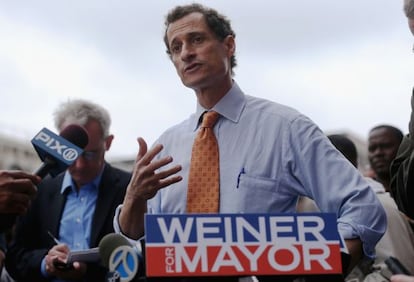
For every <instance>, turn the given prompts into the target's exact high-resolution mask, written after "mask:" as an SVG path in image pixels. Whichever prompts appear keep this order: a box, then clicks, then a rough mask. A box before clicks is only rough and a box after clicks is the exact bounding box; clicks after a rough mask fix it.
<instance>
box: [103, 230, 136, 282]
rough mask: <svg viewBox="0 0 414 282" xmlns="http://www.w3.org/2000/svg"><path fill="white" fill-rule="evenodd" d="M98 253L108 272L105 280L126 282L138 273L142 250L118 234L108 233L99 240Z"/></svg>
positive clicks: (108, 281)
mask: <svg viewBox="0 0 414 282" xmlns="http://www.w3.org/2000/svg"><path fill="white" fill-rule="evenodd" d="M98 249H99V255H100V257H101V261H102V265H103V266H105V267H106V268H107V269H108V270H109V272H108V274H107V279H106V281H107V282H116V281H121V282H128V281H131V280H132V279H134V277H135V276H136V274H137V273H138V269H139V264H140V262H142V252H141V250H140V248H139V247H138V246H133V245H131V244H130V242H129V241H128V240H127V239H126V238H125V237H123V236H122V235H120V234H116V233H110V234H107V235H105V236H104V237H103V238H102V240H101V241H100V242H99V246H98Z"/></svg>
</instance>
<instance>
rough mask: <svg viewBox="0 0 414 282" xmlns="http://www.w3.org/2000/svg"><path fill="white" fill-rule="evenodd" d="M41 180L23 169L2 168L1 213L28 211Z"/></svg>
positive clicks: (0, 185)
mask: <svg viewBox="0 0 414 282" xmlns="http://www.w3.org/2000/svg"><path fill="white" fill-rule="evenodd" d="M40 180H41V179H40V177H39V176H36V175H33V174H29V173H26V172H23V171H17V170H0V214H18V215H21V214H24V213H26V211H27V209H28V207H29V204H30V201H31V199H32V198H33V197H34V195H35V194H36V192H37V188H36V186H35V185H36V184H38V183H39V182H40Z"/></svg>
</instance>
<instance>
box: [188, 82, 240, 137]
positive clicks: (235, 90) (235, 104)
mask: <svg viewBox="0 0 414 282" xmlns="http://www.w3.org/2000/svg"><path fill="white" fill-rule="evenodd" d="M245 105H246V97H245V95H244V93H243V92H242V91H241V89H240V87H239V86H238V85H237V83H236V82H235V81H233V86H232V87H231V89H230V90H229V92H227V93H226V95H224V96H223V98H221V99H220V101H218V103H217V104H216V105H214V107H213V108H212V109H210V110H212V111H216V112H217V113H219V114H220V115H221V116H223V117H225V118H226V119H228V120H231V121H233V122H235V123H237V122H238V121H239V119H240V116H241V113H242V111H243V109H244V107H245ZM208 110H209V109H205V108H203V107H202V106H201V105H200V104H199V103H197V109H196V112H195V114H194V115H193V120H192V121H191V123H192V128H193V129H194V130H197V128H198V125H199V123H200V118H201V116H202V114H203V113H204V112H205V111H208Z"/></svg>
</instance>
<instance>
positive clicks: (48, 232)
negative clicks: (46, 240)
mask: <svg viewBox="0 0 414 282" xmlns="http://www.w3.org/2000/svg"><path fill="white" fill-rule="evenodd" d="M47 234H49V236H50V238H52V240H53V241H54V242H55V243H56V244H57V245H59V244H60V242H59V240H58V239H56V237H55V236H53V234H52V233H50V231H47Z"/></svg>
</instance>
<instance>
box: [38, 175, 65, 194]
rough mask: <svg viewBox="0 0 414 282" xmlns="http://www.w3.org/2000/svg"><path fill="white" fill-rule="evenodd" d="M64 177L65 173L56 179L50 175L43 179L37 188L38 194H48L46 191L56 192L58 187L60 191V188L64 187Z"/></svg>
mask: <svg viewBox="0 0 414 282" xmlns="http://www.w3.org/2000/svg"><path fill="white" fill-rule="evenodd" d="M63 176H64V172H63V173H61V174H59V175H57V176H55V177H52V176H50V175H48V176H46V177H45V178H43V180H42V181H41V182H40V183H39V184H38V186H37V188H38V193H40V192H43V191H45V192H46V191H51V190H55V189H56V187H57V188H58V189H60V186H61V185H62V181H63Z"/></svg>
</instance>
